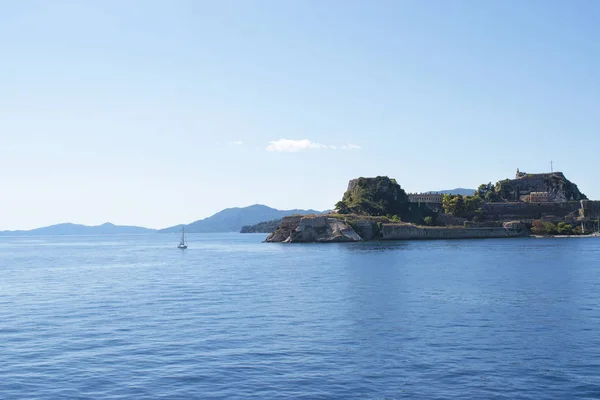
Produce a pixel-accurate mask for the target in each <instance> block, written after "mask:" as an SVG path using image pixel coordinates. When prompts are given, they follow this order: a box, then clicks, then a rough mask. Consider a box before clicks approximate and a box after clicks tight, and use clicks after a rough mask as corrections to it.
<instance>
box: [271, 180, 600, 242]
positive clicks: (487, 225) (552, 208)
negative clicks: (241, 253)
mask: <svg viewBox="0 0 600 400" xmlns="http://www.w3.org/2000/svg"><path fill="white" fill-rule="evenodd" d="M599 225H600V201H590V200H588V198H587V197H586V196H585V195H584V194H583V193H581V192H580V190H579V188H578V187H577V185H576V184H574V183H573V182H571V181H569V180H568V179H567V178H566V177H565V175H564V174H563V173H562V172H551V173H541V174H528V173H524V172H521V171H519V170H517V173H516V174H515V178H514V179H505V180H502V181H499V182H497V183H496V184H492V183H491V182H490V183H487V184H482V185H480V186H479V188H478V189H477V191H476V192H475V193H474V194H473V195H472V196H463V195H451V194H440V193H408V194H407V193H406V192H405V191H404V189H402V187H401V186H400V185H399V184H398V183H397V181H396V180H395V179H391V178H389V177H386V176H378V177H374V178H363V177H361V178H357V179H352V180H350V182H349V183H348V188H347V190H346V192H345V193H344V195H343V197H342V200H340V201H339V202H338V203H337V204H336V205H335V209H334V210H333V211H331V212H329V213H328V214H322V215H294V216H288V217H284V218H283V219H282V220H281V223H280V224H279V226H278V227H277V229H275V231H274V232H272V233H271V234H270V235H269V236H268V237H267V238H266V240H265V241H266V242H283V243H296V242H298V243H302V242H305V243H306V242H309V243H310V242H313V243H329V242H356V241H363V240H415V239H477V238H512V237H524V236H531V235H536V236H569V237H575V236H582V235H590V234H592V233H594V232H597V231H598V230H600V226H599Z"/></svg>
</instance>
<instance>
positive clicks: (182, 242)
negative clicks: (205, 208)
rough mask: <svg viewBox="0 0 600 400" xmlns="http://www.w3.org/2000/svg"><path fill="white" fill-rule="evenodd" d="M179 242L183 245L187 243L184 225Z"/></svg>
mask: <svg viewBox="0 0 600 400" xmlns="http://www.w3.org/2000/svg"><path fill="white" fill-rule="evenodd" d="M179 244H180V245H181V246H183V245H185V236H184V228H183V226H182V227H181V240H180V241H179Z"/></svg>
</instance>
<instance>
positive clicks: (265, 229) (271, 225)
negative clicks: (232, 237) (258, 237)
mask: <svg viewBox="0 0 600 400" xmlns="http://www.w3.org/2000/svg"><path fill="white" fill-rule="evenodd" d="M279 224H281V219H274V220H273V221H265V222H259V223H258V224H254V225H245V226H243V227H242V230H241V231H240V233H271V232H274V231H275V229H277V227H278V226H279Z"/></svg>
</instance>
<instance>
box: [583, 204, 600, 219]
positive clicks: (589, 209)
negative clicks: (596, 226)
mask: <svg viewBox="0 0 600 400" xmlns="http://www.w3.org/2000/svg"><path fill="white" fill-rule="evenodd" d="M581 205H582V206H583V210H584V216H585V218H589V219H598V218H600V201H597V200H594V201H592V200H582V201H581Z"/></svg>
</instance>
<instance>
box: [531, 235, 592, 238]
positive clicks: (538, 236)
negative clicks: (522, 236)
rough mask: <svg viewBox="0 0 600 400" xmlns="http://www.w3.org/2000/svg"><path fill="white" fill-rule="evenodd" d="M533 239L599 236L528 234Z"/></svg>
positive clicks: (590, 236) (589, 236)
mask: <svg viewBox="0 0 600 400" xmlns="http://www.w3.org/2000/svg"><path fill="white" fill-rule="evenodd" d="M529 237H530V238H533V239H553V238H556V239H583V238H600V236H599V235H594V234H591V235H529Z"/></svg>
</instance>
